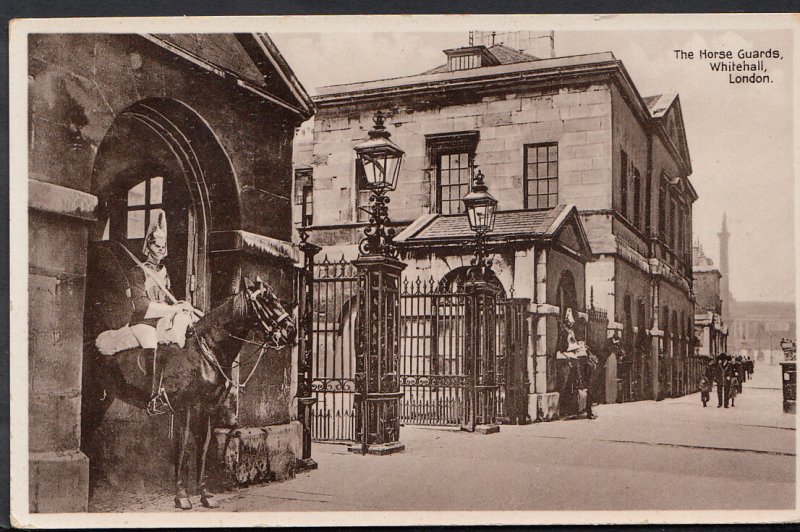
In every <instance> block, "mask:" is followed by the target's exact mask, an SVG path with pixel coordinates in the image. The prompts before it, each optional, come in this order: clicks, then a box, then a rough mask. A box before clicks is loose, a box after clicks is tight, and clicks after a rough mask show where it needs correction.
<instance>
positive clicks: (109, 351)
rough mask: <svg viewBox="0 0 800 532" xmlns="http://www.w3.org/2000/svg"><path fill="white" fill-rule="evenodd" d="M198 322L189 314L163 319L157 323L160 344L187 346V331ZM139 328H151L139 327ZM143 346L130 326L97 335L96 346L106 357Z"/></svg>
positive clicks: (184, 313)
mask: <svg viewBox="0 0 800 532" xmlns="http://www.w3.org/2000/svg"><path fill="white" fill-rule="evenodd" d="M196 321H197V318H196V316H193V315H191V314H189V313H188V312H178V313H176V314H174V315H172V316H169V317H164V318H161V319H160V320H158V322H157V323H156V331H155V333H156V338H158V343H159V344H171V343H172V344H177V345H178V346H179V347H181V348H183V347H184V346H185V345H186V329H187V328H188V327H189V325H191V324H192V323H195V322H196ZM137 327H149V326H147V325H137ZM151 330H152V329H151ZM139 332H141V331H139ZM141 345H142V342H140V341H139V340H138V339H137V338H136V334H135V333H134V332H133V330H132V329H131V327H130V325H125V326H124V327H120V328H119V329H112V330H109V331H103V332H101V333H100V334H99V335H97V339H96V340H95V346H96V347H97V349H98V351H100V353H102V354H104V355H114V354H116V353H119V352H120V351H125V350H127V349H134V348H136V347H140V346H141Z"/></svg>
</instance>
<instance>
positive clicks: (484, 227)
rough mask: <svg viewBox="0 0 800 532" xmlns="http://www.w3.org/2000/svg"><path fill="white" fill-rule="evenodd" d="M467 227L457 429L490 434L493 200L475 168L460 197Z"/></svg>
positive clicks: (494, 301) (494, 293)
mask: <svg viewBox="0 0 800 532" xmlns="http://www.w3.org/2000/svg"><path fill="white" fill-rule="evenodd" d="M463 201H464V207H465V210H466V211H467V219H468V220H469V226H470V229H472V231H473V232H474V233H475V243H474V249H475V256H474V257H473V258H472V260H471V261H470V268H469V270H468V272H467V281H466V283H464V291H465V295H466V304H465V308H464V313H465V316H464V317H465V320H466V324H467V325H466V331H465V333H466V338H465V354H466V364H465V366H466V367H465V371H466V373H467V375H468V377H469V379H468V387H467V393H466V401H465V405H464V406H465V409H464V416H463V418H462V422H461V429H462V430H466V431H469V432H480V433H482V434H491V433H493V432H498V431H499V430H500V428H499V427H498V425H496V424H495V417H494V416H495V412H496V401H497V389H498V383H497V375H496V373H497V372H496V364H497V359H496V353H495V350H496V345H495V334H496V330H495V323H496V315H497V308H496V306H497V295H498V293H497V288H496V287H495V286H493V285H492V284H490V283H489V280H490V279H491V277H492V276H493V275H494V272H492V260H491V259H490V258H489V257H488V256H487V255H488V250H487V245H486V244H487V234H488V233H490V232H491V231H492V230H493V229H494V220H495V212H496V210H497V200H496V199H495V198H494V197H493V196H492V195H491V194H489V189H488V187H487V186H486V183H485V182H484V176H483V173H482V172H481V171H480V170H478V173H477V174H476V175H475V179H474V183H473V186H472V190H471V191H470V192H469V193H468V194H467V195H466V196H464V198H463Z"/></svg>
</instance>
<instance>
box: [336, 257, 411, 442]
mask: <svg viewBox="0 0 800 532" xmlns="http://www.w3.org/2000/svg"><path fill="white" fill-rule="evenodd" d="M353 265H354V266H355V267H356V268H357V271H358V274H357V275H358V317H357V322H356V329H357V330H356V338H357V340H356V379H355V380H356V394H355V407H356V443H355V444H354V445H352V446H351V447H350V448H349V451H351V452H355V453H359V454H379V455H381V454H390V453H395V452H398V451H402V450H403V449H405V445H403V444H402V443H400V441H399V438H400V420H399V408H400V397H401V396H402V395H403V392H401V391H400V375H399V372H400V368H399V362H400V361H399V358H400V342H399V329H400V274H401V272H402V271H403V270H404V269H405V267H406V265H405V264H404V263H402V262H400V261H399V260H397V259H394V258H391V257H386V256H383V255H366V256H362V257H360V258H359V259H357V260H355V261H353Z"/></svg>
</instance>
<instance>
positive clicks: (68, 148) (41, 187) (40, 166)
mask: <svg viewBox="0 0 800 532" xmlns="http://www.w3.org/2000/svg"><path fill="white" fill-rule="evenodd" d="M29 53H30V59H29V87H30V89H29V102H30V108H29V110H30V115H29V116H30V123H29V128H30V131H29V141H30V145H29V175H28V178H29V180H30V181H29V183H30V187H31V190H32V191H38V193H39V194H38V195H36V194H33V193H31V203H30V207H31V210H30V213H31V214H30V226H29V245H30V260H29V273H30V291H29V294H30V296H29V297H30V322H31V324H35V325H33V326H32V327H31V329H30V333H29V346H30V347H29V349H30V358H29V371H30V375H31V382H30V383H29V385H30V392H29V393H30V412H29V419H30V424H31V429H30V435H31V438H30V442H29V446H30V451H31V455H30V464H31V474H30V500H31V510H32V511H40V512H54V511H83V510H85V509H86V506H87V501H88V464H87V460H86V457H85V456H83V454H81V452H80V451H79V445H80V444H81V439H82V436H81V434H80V402H81V369H82V368H81V359H82V340H83V338H82V335H83V329H84V323H83V313H82V312H81V310H80V309H82V308H83V300H84V282H85V280H84V275H85V272H86V256H87V246H88V239H89V233H90V232H92V233H95V234H100V233H102V227H100V228H99V231H98V230H97V229H98V228H95V227H93V226H94V225H95V224H96V223H97V222H96V221H95V206H96V205H97V201H98V199H97V197H98V195H100V196H102V194H101V191H100V189H102V188H103V187H104V186H105V184H103V183H100V182H97V181H96V179H95V174H96V170H97V168H96V164H97V161H96V155H97V153H98V150H99V149H100V146H101V143H102V142H103V140H104V139H105V138H106V136H107V132H108V131H109V129H110V128H111V126H112V124H113V123H115V122H116V121H117V119H118V117H120V116H121V115H122V114H123V113H124V112H125V110H126V109H129V108H130V107H131V106H132V105H133V104H136V103H137V102H150V101H155V100H158V101H171V102H175V103H176V105H181V106H183V107H184V108H186V109H190V110H191V111H192V112H194V113H196V114H197V116H199V117H202V122H203V123H204V127H207V128H208V131H210V132H211V135H212V136H213V137H214V139H215V142H217V143H218V145H219V146H220V147H221V149H222V150H223V152H224V154H225V158H227V164H229V166H230V169H231V172H232V176H233V177H232V182H231V183H228V184H222V183H219V182H215V178H218V177H219V176H218V175H217V173H216V172H210V174H209V175H207V176H206V178H207V179H208V181H207V186H208V189H209V193H210V195H212V196H213V194H214V193H215V191H217V190H218V189H219V188H220V187H229V188H232V189H233V190H234V191H235V193H236V204H235V205H228V207H227V208H228V209H229V211H230V212H233V213H234V214H235V217H238V215H239V213H240V212H241V214H242V216H241V218H239V219H236V220H235V223H233V226H232V227H229V226H225V227H217V225H215V224H219V223H220V220H221V219H223V218H225V217H224V216H222V217H219V216H211V217H210V219H209V220H208V227H207V229H208V230H209V231H214V230H215V229H231V228H234V229H244V230H249V231H252V232H254V233H258V234H264V235H268V236H271V237H274V238H277V239H282V240H290V238H291V232H292V227H291V223H290V216H291V201H290V198H289V194H288V191H289V190H290V186H291V156H292V155H291V154H292V143H291V134H292V130H293V128H294V127H295V126H297V125H298V123H299V120H298V117H297V115H294V114H292V113H290V112H288V111H285V110H283V109H281V108H278V107H276V106H275V105H274V104H271V103H269V102H267V101H265V100H263V99H261V98H260V97H258V96H256V95H254V94H253V93H251V92H248V91H245V90H244V89H241V88H237V87H236V86H235V85H232V84H230V83H229V80H225V79H223V78H222V77H220V76H218V75H216V74H213V73H211V72H209V71H208V70H205V69H203V68H201V67H199V66H196V65H194V64H192V63H190V62H189V61H187V60H185V59H183V58H181V57H178V56H177V55H175V54H173V53H171V52H168V51H166V50H165V49H163V48H162V47H160V46H157V45H156V44H154V43H152V42H150V41H148V40H147V39H145V38H144V37H143V36H138V35H104V34H92V35H82V34H48V35H31V36H30V37H29ZM173 118H174V117H173ZM166 119H167V120H169V119H170V117H167V118H166ZM176 127H177V125H176ZM185 133H186V134H187V135H189V136H191V134H192V132H191V131H186V132H185ZM140 148H141V147H140ZM141 151H142V150H141V149H140V152H141ZM143 155H145V156H146V150H144V152H143ZM201 157H202V154H201ZM37 198H38V199H37ZM62 200H63V201H62ZM48 202H49V203H48ZM53 202H55V203H56V204H53ZM76 205H77V207H76ZM84 205H89V207H88V208H83V207H81V206H84ZM101 223H102V221H101ZM90 230H91V231H90ZM269 268H270V266H269V265H268V264H264V263H263V261H262V263H261V271H262V272H263V271H266V270H269ZM223 269H225V268H224V267H223V266H222V264H221V263H219V264H217V267H216V269H215V268H214V267H211V270H214V271H212V272H210V275H211V277H212V278H213V277H214V276H215V275H216V276H217V277H218V278H219V275H220V274H230V273H231V272H230V271H227V270H226V271H225V272H223ZM280 271H281V272H283V274H284V276H288V277H286V278H285V279H284V278H280V279H277V278H276V275H275V269H273V271H272V273H271V274H270V278H274V279H276V287H277V289H278V291H279V294H280V296H281V297H282V298H283V299H285V300H287V301H292V300H293V299H294V296H293V292H292V281H291V277H292V275H293V273H290V272H291V267H290V266H289V267H288V269H287V267H286V266H282V267H281V268H280ZM233 273H237V272H233ZM278 277H280V276H278ZM290 359H291V357H290V356H289V354H288V353H282V354H281V355H280V356H278V357H276V358H275V359H274V361H273V363H274V367H272V366H271V367H270V369H269V371H270V377H267V378H266V379H265V380H264V381H263V383H261V384H256V385H255V387H256V389H257V390H260V391H259V392H258V394H254V395H257V398H256V400H255V401H254V402H257V403H259V404H261V403H263V406H264V408H261V407H257V406H253V407H252V408H250V409H249V410H248V408H245V409H244V412H245V414H244V416H245V418H246V419H247V420H248V422H251V423H257V424H259V425H266V424H271V423H287V422H288V421H289V418H290V412H289V408H290V403H289V402H287V397H288V395H290V394H288V393H287V392H286V391H285V390H284V388H285V387H286V382H287V379H286V374H287V373H290V372H292V367H291V362H290ZM278 366H280V367H278ZM273 377H274V378H273ZM123 414H124V413H120V415H121V418H120V417H119V416H118V418H119V419H121V420H123V419H124V420H127V421H135V418H134V417H131V416H127V417H126V416H125V415H123ZM113 417H114V416H113V415H112V418H113ZM124 425H126V423H123V424H121V425H119V426H118V428H120V429H123V428H124ZM128 425H130V424H128ZM125 430H128V432H127V434H128V435H129V436H130V437H131V438H136V437H137V436H142V437H144V436H143V435H146V434H148V431H149V429H147V428H146V427H142V426H141V425H136V423H133V426H131V427H129V429H125ZM153 430H154V431H155V432H158V430H160V429H159V427H154V428H153ZM137 431H138V432H137ZM123 432H124V430H123ZM155 432H154V434H155ZM120 434H122V433H120ZM153 437H155V435H154V436H153ZM159 437H160V438H163V437H164V434H163V433H161V434H160V435H159ZM162 443H163V442H162ZM168 447H169V445H161V444H158V445H156V444H155V442H153V443H152V444H151V445H149V447H148V448H147V449H145V450H142V456H139V457H138V458H136V457H133V456H129V457H128V458H127V459H128V460H134V461H136V462H139V463H141V462H142V461H143V460H144V461H147V459H146V458H145V457H144V455H145V454H146V453H147V452H149V453H153V452H154V451H155V450H156V449H162V448H163V449H164V452H165V453H168ZM117 450H118V451H120V452H123V454H124V451H122V448H119V449H117ZM116 458H117V459H122V458H123V457H122V455H120V454H119V453H116ZM167 475H169V473H167ZM150 480H151V481H153V480H155V479H152V478H151V479H150Z"/></svg>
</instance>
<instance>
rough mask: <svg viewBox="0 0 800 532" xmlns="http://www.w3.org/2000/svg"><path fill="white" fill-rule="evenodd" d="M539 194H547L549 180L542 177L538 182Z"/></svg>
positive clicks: (537, 191)
mask: <svg viewBox="0 0 800 532" xmlns="http://www.w3.org/2000/svg"><path fill="white" fill-rule="evenodd" d="M536 193H537V194H547V180H546V179H542V180H540V181H538V182H537V190H536Z"/></svg>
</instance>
